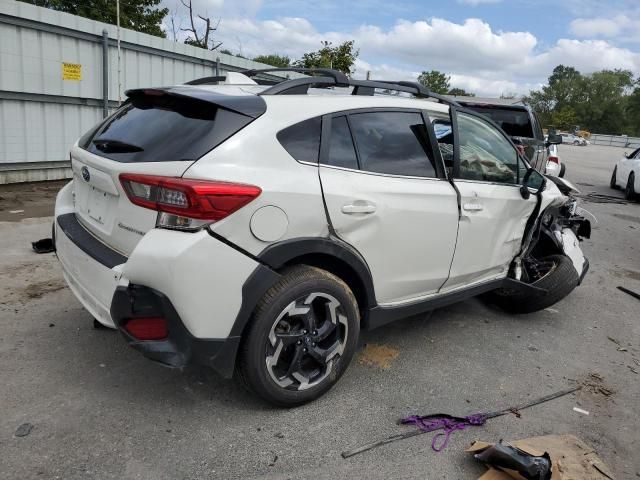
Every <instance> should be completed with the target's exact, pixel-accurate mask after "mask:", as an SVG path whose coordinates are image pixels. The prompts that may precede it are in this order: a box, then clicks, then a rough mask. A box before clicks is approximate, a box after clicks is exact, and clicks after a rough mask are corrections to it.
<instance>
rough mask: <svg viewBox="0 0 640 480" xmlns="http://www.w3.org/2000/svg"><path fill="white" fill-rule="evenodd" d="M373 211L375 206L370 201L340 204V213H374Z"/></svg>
mask: <svg viewBox="0 0 640 480" xmlns="http://www.w3.org/2000/svg"><path fill="white" fill-rule="evenodd" d="M375 211H376V206H375V205H373V204H372V203H353V204H350V205H343V206H342V213H346V214H348V215H350V214H354V213H374V212H375Z"/></svg>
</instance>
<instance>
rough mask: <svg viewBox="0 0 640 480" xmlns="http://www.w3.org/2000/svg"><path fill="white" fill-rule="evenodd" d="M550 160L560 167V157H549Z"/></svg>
mask: <svg viewBox="0 0 640 480" xmlns="http://www.w3.org/2000/svg"><path fill="white" fill-rule="evenodd" d="M548 160H549V161H550V162H553V163H555V164H557V165H560V160H558V157H549V158H548Z"/></svg>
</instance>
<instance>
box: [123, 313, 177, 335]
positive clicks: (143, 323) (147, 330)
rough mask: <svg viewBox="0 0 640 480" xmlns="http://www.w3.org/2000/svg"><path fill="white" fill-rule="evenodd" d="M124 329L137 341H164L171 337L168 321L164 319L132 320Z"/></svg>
mask: <svg viewBox="0 0 640 480" xmlns="http://www.w3.org/2000/svg"><path fill="white" fill-rule="evenodd" d="M124 329H125V330H126V331H127V333H129V335H131V336H132V337H133V338H135V339H137V340H163V339H165V338H167V336H168V335H169V331H168V329H167V321H166V320H165V319H164V318H162V317H145V318H132V319H131V320H129V321H128V322H127V323H126V324H125V325H124Z"/></svg>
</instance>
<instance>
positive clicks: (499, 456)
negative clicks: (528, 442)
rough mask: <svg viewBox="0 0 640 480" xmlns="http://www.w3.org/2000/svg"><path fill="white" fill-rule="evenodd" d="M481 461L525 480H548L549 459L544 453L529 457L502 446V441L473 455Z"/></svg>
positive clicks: (508, 446)
mask: <svg viewBox="0 0 640 480" xmlns="http://www.w3.org/2000/svg"><path fill="white" fill-rule="evenodd" d="M474 458H475V459H476V460H479V461H481V462H482V463H485V464H487V465H491V466H492V467H496V468H498V469H499V470H505V469H506V470H509V471H511V472H517V474H518V475H519V476H521V477H523V478H525V479H526V480H550V479H551V458H550V457H549V454H548V453H547V452H545V453H544V454H542V455H531V454H530V453H527V452H525V451H524V450H520V449H519V448H516V447H513V446H511V445H503V444H502V441H500V442H499V443H497V444H495V445H492V446H491V447H488V448H486V449H485V450H483V451H481V452H480V453H476V454H475V455H474Z"/></svg>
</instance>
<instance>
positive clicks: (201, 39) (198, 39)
mask: <svg viewBox="0 0 640 480" xmlns="http://www.w3.org/2000/svg"><path fill="white" fill-rule="evenodd" d="M180 3H182V5H184V6H185V7H186V8H187V10H189V23H190V25H191V26H190V27H187V28H181V29H180V30H182V31H183V32H190V34H189V36H188V37H187V38H186V40H185V41H184V43H186V44H187V45H192V46H194V47H199V48H204V49H206V50H215V49H216V48H219V47H220V46H221V45H222V42H216V41H215V40H214V39H213V37H212V36H211V34H212V33H213V32H215V31H216V30H218V27H219V26H220V19H218V20H217V21H216V22H212V21H211V19H210V18H209V17H203V16H202V15H198V14H196V16H197V17H198V18H199V19H200V21H201V22H203V23H204V24H203V25H202V26H196V19H194V18H193V16H194V13H193V6H192V5H191V0H180Z"/></svg>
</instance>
